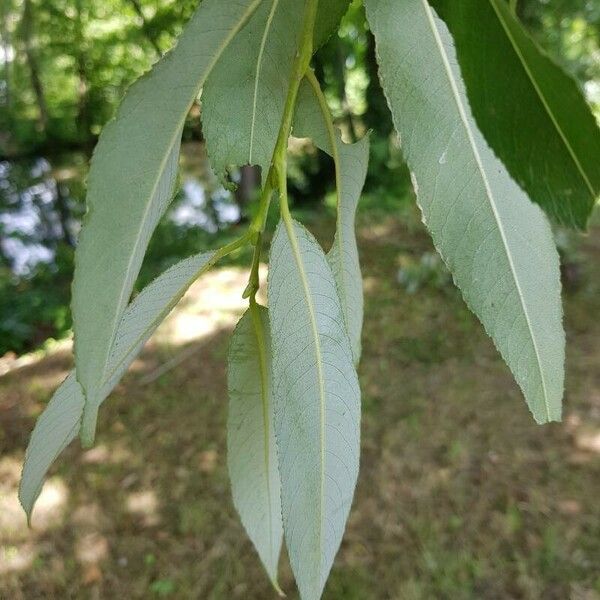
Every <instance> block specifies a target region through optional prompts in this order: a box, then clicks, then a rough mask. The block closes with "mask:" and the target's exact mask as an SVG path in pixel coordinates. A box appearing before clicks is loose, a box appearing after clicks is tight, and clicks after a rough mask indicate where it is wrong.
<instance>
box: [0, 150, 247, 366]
mask: <svg viewBox="0 0 600 600" xmlns="http://www.w3.org/2000/svg"><path fill="white" fill-rule="evenodd" d="M87 170H88V158H87V157H86V155H84V154H83V153H72V154H67V155H62V156H58V157H48V156H39V157H34V158H30V159H25V160H18V161H12V162H9V161H1V162H0V356H2V355H3V354H4V353H5V352H8V351H12V352H16V353H19V352H23V351H27V350H30V349H33V348H35V347H36V346H38V345H39V344H40V343H42V342H43V341H44V340H45V339H46V338H47V337H55V336H60V335H62V334H64V333H65V332H66V331H67V330H68V328H69V326H70V320H69V314H68V313H69V311H68V304H69V288H70V283H69V282H70V279H71V277H72V271H73V248H74V246H75V241H76V239H77V235H78V232H79V229H80V226H81V219H82V216H83V214H84V211H85V183H84V182H85V177H86V173H87ZM240 217H241V214H240V208H239V205H238V203H236V201H235V197H234V194H232V192H230V191H229V190H227V189H226V188H225V187H224V186H223V185H222V184H221V182H220V181H219V179H218V178H217V177H216V176H215V175H214V173H213V172H212V171H211V170H210V167H209V165H208V161H207V158H206V153H205V151H204V147H203V146H202V145H201V144H198V143H188V144H184V146H183V150H182V156H181V169H180V180H179V185H178V192H177V194H176V196H175V198H174V200H173V202H172V204H171V206H170V208H169V210H168V212H167V214H166V215H165V217H164V218H163V220H162V222H161V223H160V225H159V226H158V228H157V230H156V232H155V235H154V238H153V241H152V243H151V244H150V248H149V251H148V258H147V260H146V261H145V264H144V268H143V270H142V274H141V276H140V279H141V281H142V283H146V282H147V281H148V280H149V279H151V278H152V277H153V276H154V275H155V274H156V273H157V272H158V271H159V270H162V269H163V268H166V266H169V265H170V264H172V263H173V262H175V261H176V260H177V259H178V258H180V257H183V256H187V255H189V254H192V253H193V252H197V251H201V250H204V249H206V248H207V247H209V246H210V245H211V244H212V238H214V236H215V234H218V233H219V232H222V231H224V230H226V229H227V228H228V227H229V226H231V224H232V223H237V222H239V220H240Z"/></svg>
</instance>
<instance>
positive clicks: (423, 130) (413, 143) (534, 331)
mask: <svg viewBox="0 0 600 600" xmlns="http://www.w3.org/2000/svg"><path fill="white" fill-rule="evenodd" d="M366 7H367V16H368V19H369V23H370V25H371V28H372V30H373V32H374V34H375V39H376V43H377V48H378V56H379V66H380V75H381V78H382V82H383V87H384V90H385V92H386V95H387V97H388V101H389V104H390V108H391V110H392V115H393V117H394V122H395V125H396V128H397V130H398V131H399V133H400V136H401V140H402V147H403V150H404V153H405V156H406V159H407V162H408V165H409V167H410V169H411V171H412V174H413V181H414V186H415V191H416V193H417V199H418V202H419V205H420V207H421V210H422V213H423V220H424V222H425V224H426V225H427V227H428V229H429V231H430V232H431V235H432V237H433V241H434V243H435V245H436V247H437V249H438V251H439V252H440V254H441V255H442V257H443V258H444V260H445V261H446V263H447V265H448V267H449V268H450V271H451V272H452V274H453V276H454V281H455V282H456V285H457V286H458V287H459V288H460V289H461V290H462V293H463V296H464V298H465V300H466V302H467V304H468V305H469V307H470V308H471V309H472V310H473V312H474V313H475V314H476V315H477V316H478V317H479V319H480V320H481V321H482V323H483V325H484V327H485V329H486V331H487V332H488V333H489V335H490V336H491V337H492V339H493V340H494V342H495V344H496V346H497V348H498V349H499V351H500V353H501V354H502V356H503V357H504V360H505V361H506V362H507V364H508V366H509V367H510V368H511V370H512V372H513V374H514V376H515V378H516V380H517V382H518V383H519V385H520V386H521V389H522V390H523V393H524V395H525V398H526V400H527V403H528V405H529V408H530V409H531V411H532V413H533V416H534V418H535V419H536V420H537V421H538V422H540V423H543V422H546V421H552V420H558V419H560V415H561V400H562V394H563V378H564V333H563V328H562V309H561V303H560V277H559V268H558V254H557V252H556V249H555V247H554V244H553V240H552V233H551V231H550V227H549V225H548V222H547V220H546V218H545V216H544V215H543V213H542V211H541V210H540V209H539V208H538V207H537V206H535V205H534V204H532V203H531V202H530V201H529V200H528V198H527V196H526V195H525V194H524V193H523V192H522V190H521V189H520V188H519V187H518V186H517V185H516V184H515V183H514V182H513V181H512V180H511V178H510V177H509V175H508V173H507V172H506V170H505V169H504V167H503V165H502V163H500V161H499V160H497V159H496V158H495V156H494V154H493V153H492V151H491V150H490V149H489V148H488V146H487V144H486V143H485V140H484V139H483V137H482V135H481V133H480V132H479V130H478V129H477V127H476V125H475V122H474V120H473V118H472V116H471V113H470V109H469V105H468V102H467V98H466V94H465V91H464V86H463V83H462V80H461V78H460V73H459V69H458V66H457V64H456V57H455V52H454V49H453V47H452V43H451V38H450V35H449V33H448V31H447V29H446V27H445V25H444V23H443V22H442V21H441V20H439V19H438V18H437V16H436V15H435V13H434V12H433V9H431V7H430V6H429V5H428V4H427V2H426V1H425V0H405V1H404V2H400V3H398V2H396V1H395V0H367V1H366ZM423 73H426V74H427V76H426V77H424V76H423Z"/></svg>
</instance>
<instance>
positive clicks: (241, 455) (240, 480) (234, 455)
mask: <svg viewBox="0 0 600 600" xmlns="http://www.w3.org/2000/svg"><path fill="white" fill-rule="evenodd" d="M227 383H228V390H229V415H228V420H227V465H228V467H229V479H230V480H231V491H232V494H233V503H234V504H235V507H236V509H237V511H238V513H239V515H240V518H241V520H242V524H243V525H244V528H245V529H246V532H247V533H248V536H249V537H250V539H251V540H252V543H253V544H254V547H255V548H256V550H257V552H258V554H259V556H260V559H261V561H262V563H263V565H264V567H265V569H266V571H267V573H268V575H269V578H270V579H271V581H272V582H273V585H274V587H275V588H276V589H277V590H278V591H279V586H278V584H277V564H278V562H279V554H280V552H281V542H282V541H283V524H282V522H281V497H280V483H279V471H278V468H277V454H276V449H275V434H274V430H273V403H272V396H271V336H270V333H269V314H268V311H267V309H266V308H264V307H262V306H258V305H254V306H253V307H252V308H250V309H249V310H248V311H247V312H246V313H245V314H244V316H243V317H242V319H241V320H240V322H239V323H238V325H237V327H236V328H235V331H234V332H233V335H232V338H231V343H230V347H229V365H228V372H227Z"/></svg>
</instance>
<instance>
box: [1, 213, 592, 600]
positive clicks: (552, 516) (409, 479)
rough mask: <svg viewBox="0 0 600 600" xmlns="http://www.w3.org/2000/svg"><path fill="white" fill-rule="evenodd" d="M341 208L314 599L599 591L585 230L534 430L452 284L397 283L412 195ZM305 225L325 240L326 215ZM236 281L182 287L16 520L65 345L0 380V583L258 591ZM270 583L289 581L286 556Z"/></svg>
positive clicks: (260, 577) (17, 590) (44, 589)
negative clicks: (323, 543)
mask: <svg viewBox="0 0 600 600" xmlns="http://www.w3.org/2000/svg"><path fill="white" fill-rule="evenodd" d="M359 225H360V228H359V232H360V246H361V254H362V259H363V274H364V276H365V291H366V321H365V330H364V338H363V349H364V357H363V360H362V364H361V367H360V378H361V385H362V390H363V423H362V458H361V474H360V479H359V484H358V488H357V491H356V497H355V501H354V505H353V510H352V513H351V517H350V521H349V525H348V529H347V532H346V535H345V538H344V541H343V543H342V547H341V550H340V552H339V555H338V557H337V559H336V562H335V565H334V568H333V571H332V573H331V577H330V580H329V583H328V585H327V588H326V592H325V596H324V597H325V598H326V599H329V600H334V599H342V598H343V599H345V600H348V599H349V600H362V599H388V598H393V599H396V598H397V599H407V600H412V599H415V600H418V599H430V598H442V599H443V598H448V599H452V600H461V599H463V598H464V599H471V598H478V599H479V598H484V599H489V600H494V599H505V598H511V599H512V598H518V599H520V598H522V599H532V600H533V599H538V598H544V599H545V600H547V599H549V600H553V599H556V600H559V599H560V600H562V599H564V598H573V599H585V600H594V599H598V598H600V571H599V569H598V564H599V563H600V503H599V502H598V498H600V369H598V364H599V363H600V320H599V319H598V316H597V315H598V314H599V312H600V241H599V238H598V235H597V234H598V233H599V232H600V228H598V227H596V228H595V229H594V230H593V231H592V233H591V234H590V235H589V236H587V237H586V238H583V239H582V240H581V242H580V243H579V248H578V251H579V253H580V255H581V257H583V260H584V262H583V263H582V264H581V266H580V269H579V270H580V271H581V274H580V277H581V285H580V286H579V287H578V289H577V291H574V292H567V293H566V295H565V324H566V328H567V336H568V365H567V372H568V378H567V393H566V410H565V419H564V422H563V423H562V424H552V425H549V426H545V427H538V426H536V425H535V424H534V422H533V420H532V419H531V417H530V415H529V413H528V411H527V409H526V407H525V404H524V402H523V399H522V398H521V395H520V392H519V390H518V389H517V387H516V385H515V384H514V382H513V381H512V379H511V376H510V374H509V372H508V370H507V368H506V367H505V366H504V365H503V363H502V362H501V360H500V359H499V357H498V355H497V353H496V352H495V350H494V348H493V345H492V343H491V341H490V340H489V339H488V338H487V337H486V336H485V334H484V333H483V331H482V329H481V327H480V326H479V324H478V323H477V321H476V320H475V319H474V318H473V317H472V316H471V315H470V313H469V312H468V311H467V309H466V308H465V306H464V304H463V303H462V301H461V299H460V296H459V294H458V293H457V292H456V291H454V289H453V288H452V287H448V286H436V285H433V284H429V283H425V284H424V286H423V287H420V288H419V289H418V290H417V291H415V292H414V293H412V294H409V293H406V292H405V291H404V289H403V287H402V286H401V285H400V284H399V283H398V269H399V268H400V267H401V265H402V264H403V261H405V260H406V257H407V256H408V257H412V258H413V259H414V261H418V260H419V257H420V256H421V255H422V254H423V253H425V252H430V251H431V246H430V243H429V241H428V238H427V236H426V235H425V233H424V231H423V229H422V227H421V225H420V223H419V220H418V218H417V217H416V215H415V214H414V212H412V210H408V209H407V210H406V211H405V214H404V215H403V218H402V219H395V218H391V217H389V216H386V215H385V214H377V215H376V216H373V211H369V212H368V213H364V215H363V216H362V217H361V219H360V223H359ZM313 228H316V230H317V233H318V234H319V237H320V238H321V239H322V240H326V239H329V237H330V231H331V219H329V218H327V219H326V222H324V223H319V222H317V221H314V222H313ZM244 278H245V273H244V272H242V271H240V270H239V269H236V268H232V267H227V268H225V269H223V270H221V271H215V272H214V273H213V274H212V275H209V276H208V277H207V278H204V279H203V280H202V281H200V282H199V283H198V284H197V285H196V286H194V288H193V290H192V293H191V294H190V296H188V297H186V299H185V300H184V303H183V305H182V307H181V308H180V309H179V310H178V312H177V313H176V314H175V315H174V316H173V318H171V320H170V321H169V323H167V325H166V326H165V327H164V328H162V329H161V331H160V332H159V334H158V335H157V336H156V337H155V339H154V340H153V342H152V343H151V344H150V346H149V347H148V348H147V349H146V351H145V352H144V353H143V355H142V357H141V358H140V359H139V360H138V361H136V363H135V364H134V365H133V368H132V370H131V371H130V373H129V374H128V375H127V377H126V378H125V379H124V381H123V382H122V383H121V384H120V385H119V386H118V388H117V390H116V392H115V393H114V394H113V396H112V397H111V399H110V400H109V401H108V402H107V403H106V405H105V406H104V407H103V409H102V411H101V417H100V422H99V435H98V440H97V445H96V447H95V448H93V449H91V450H88V451H82V450H81V449H80V448H79V447H78V445H77V444H73V445H72V446H71V447H70V448H69V449H68V450H67V451H66V452H65V453H64V454H63V456H62V457H61V459H60V460H59V461H58V463H57V466H56V467H55V469H54V470H53V472H52V476H51V478H50V480H49V482H48V484H47V486H46V488H45V490H44V493H43V495H42V497H41V498H40V504H39V506H38V508H37V509H36V510H37V513H34V521H33V522H34V525H33V529H32V530H31V531H28V530H27V529H26V527H25V520H24V517H23V516H22V514H21V512H20V510H19V507H18V503H17V500H16V487H17V484H18V476H19V468H20V463H21V461H22V458H23V450H24V448H25V446H26V444H27V439H28V435H29V432H30V430H31V428H32V426H33V423H34V419H35V417H36V415H38V414H39V412H40V411H41V410H42V408H43V406H44V403H45V402H46V401H47V399H48V397H49V395H50V393H51V391H52V389H54V388H55V387H56V386H57V385H58V383H59V382H60V380H61V379H62V377H64V375H65V373H66V372H67V370H68V369H69V368H70V365H71V361H70V358H69V356H68V352H67V351H64V350H63V351H60V350H55V351H53V352H51V353H49V354H48V355H47V356H46V357H44V358H41V359H40V360H38V361H37V362H34V363H33V364H30V365H27V366H23V367H22V368H20V369H18V370H16V371H13V372H11V373H9V374H8V375H6V376H4V377H3V378H1V379H0V420H1V421H0V422H1V427H0V453H1V454H0V456H1V458H0V598H10V599H11V600H20V599H27V600H33V599H38V598H50V599H54V598H78V599H79V598H83V599H86V598H90V599H91V598H107V599H108V598H128V599H129V598H175V599H188V598H189V599H192V598H199V599H200V598H201V599H215V600H220V599H230V598H234V599H235V598H243V599H250V600H252V599H265V598H275V595H274V593H273V592H272V590H271V589H270V587H269V583H268V581H267V578H266V577H265V575H264V574H263V573H262V571H261V568H260V566H259V563H258V560H257V558H256V556H255V553H254V551H253V548H252V546H251V544H250V543H249V542H248V540H247V539H246V538H245V536H244V532H243V530H242V527H241V525H240V524H239V521H238V518H237V516H236V514H235V510H234V508H233V505H232V502H231V497H230V493H229V489H228V480H227V473H226V461H225V421H226V397H225V388H226V386H225V377H226V374H225V357H226V353H227V343H228V333H229V330H230V329H231V326H232V325H233V323H234V321H235V318H236V315H237V314H238V313H239V311H240V310H241V308H242V306H243V305H242V303H241V300H240V299H239V293H241V291H242V289H243V287H244V286H243V281H244ZM238 292H239V293H238ZM215 305H216V306H217V308H218V310H217V309H211V306H215ZM215 324H216V325H215ZM197 334H200V337H195V336H197ZM170 360H174V362H180V363H181V364H179V366H177V368H174V369H172V370H168V371H167V372H166V373H163V374H162V375H161V374H160V373H161V371H160V370H157V369H158V368H159V367H160V365H162V364H164V363H165V362H168V361H170ZM150 379H155V381H154V382H153V383H151V384H148V383H144V382H146V381H148V380H150ZM282 587H283V589H284V590H285V591H286V592H288V597H290V598H296V597H297V596H296V592H295V588H294V584H293V580H292V577H291V574H290V570H289V567H288V566H287V563H286V560H285V558H284V559H282Z"/></svg>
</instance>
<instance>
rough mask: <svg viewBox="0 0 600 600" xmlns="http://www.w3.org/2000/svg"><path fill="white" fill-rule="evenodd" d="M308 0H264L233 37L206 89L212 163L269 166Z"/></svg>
mask: <svg viewBox="0 0 600 600" xmlns="http://www.w3.org/2000/svg"><path fill="white" fill-rule="evenodd" d="M304 5H305V1H304V0H302V1H299V0H264V1H263V3H262V5H261V6H260V7H259V8H258V10H257V11H256V13H255V14H254V15H253V16H252V18H251V19H250V21H249V22H248V24H247V25H246V27H244V29H243V30H242V31H240V33H239V34H238V35H236V37H235V38H234V39H233V41H232V43H231V44H230V45H229V47H228V48H227V50H226V51H225V52H224V53H223V56H222V57H221V58H220V59H219V62H218V63H217V65H216V66H215V69H214V70H213V72H212V73H211V74H210V77H209V78H208V80H207V82H206V86H205V88H204V91H203V93H202V130H203V133H204V137H205V139H206V146H207V151H208V154H209V156H210V161H211V166H212V168H213V169H215V171H217V172H219V173H221V174H223V173H225V171H226V170H227V169H228V168H229V167H231V166H236V165H246V164H251V165H259V166H260V167H261V168H262V171H263V173H266V171H267V170H268V168H269V165H270V162H271V157H272V155H273V150H274V149H275V143H276V141H277V135H278V133H279V124H280V123H281V119H282V117H283V110H284V105H285V99H286V97H287V92H288V88H289V84H290V73H291V71H292V65H293V62H294V59H295V56H296V52H297V50H298V47H299V42H300V39H299V38H300V31H301V29H302V20H303V14H304Z"/></svg>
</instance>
